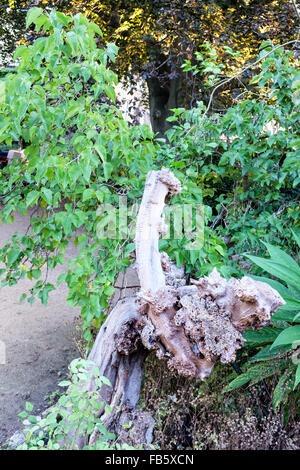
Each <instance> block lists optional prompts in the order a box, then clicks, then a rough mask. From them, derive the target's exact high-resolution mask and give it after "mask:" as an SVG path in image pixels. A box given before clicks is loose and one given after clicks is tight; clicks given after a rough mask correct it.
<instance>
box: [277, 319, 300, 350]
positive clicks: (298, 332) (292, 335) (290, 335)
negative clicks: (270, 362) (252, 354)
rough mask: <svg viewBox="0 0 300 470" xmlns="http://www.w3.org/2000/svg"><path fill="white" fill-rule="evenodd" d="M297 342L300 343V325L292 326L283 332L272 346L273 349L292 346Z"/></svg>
mask: <svg viewBox="0 0 300 470" xmlns="http://www.w3.org/2000/svg"><path fill="white" fill-rule="evenodd" d="M295 341H300V325H295V326H291V327H290V328H286V329H285V330H283V331H282V332H281V333H280V334H279V335H278V337H277V338H276V340H275V341H274V343H273V344H272V346H271V349H273V348H275V346H280V345H282V344H292V343H294V342H295Z"/></svg>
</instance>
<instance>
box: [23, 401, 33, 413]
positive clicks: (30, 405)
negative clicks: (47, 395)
mask: <svg viewBox="0 0 300 470" xmlns="http://www.w3.org/2000/svg"><path fill="white" fill-rule="evenodd" d="M25 409H26V411H29V412H31V411H32V410H33V404H32V403H30V402H29V401H27V402H26V403H25Z"/></svg>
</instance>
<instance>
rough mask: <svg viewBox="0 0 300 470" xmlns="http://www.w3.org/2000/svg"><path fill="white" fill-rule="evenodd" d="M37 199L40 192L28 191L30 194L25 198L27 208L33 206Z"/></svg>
mask: <svg viewBox="0 0 300 470" xmlns="http://www.w3.org/2000/svg"><path fill="white" fill-rule="evenodd" d="M39 197H40V192H39V191H36V190H33V191H30V193H28V194H27V196H26V204H27V206H29V207H30V206H33V205H34V204H36V202H37V201H38V199H39Z"/></svg>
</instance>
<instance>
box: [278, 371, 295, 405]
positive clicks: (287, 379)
mask: <svg viewBox="0 0 300 470" xmlns="http://www.w3.org/2000/svg"><path fill="white" fill-rule="evenodd" d="M293 384H294V366H292V367H290V368H288V369H287V370H285V371H284V373H283V374H282V376H281V377H280V379H279V381H278V383H277V385H276V387H275V389H274V392H273V407H274V408H277V407H278V406H279V405H280V403H281V402H282V401H283V399H284V398H285V397H286V396H287V395H288V394H289V393H290V392H291V391H292V390H293Z"/></svg>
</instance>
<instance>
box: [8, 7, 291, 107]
mask: <svg viewBox="0 0 300 470" xmlns="http://www.w3.org/2000/svg"><path fill="white" fill-rule="evenodd" d="M33 3H34V4H35V6H42V7H43V8H46V9H47V8H49V9H50V8H53V7H54V8H57V9H59V10H65V11H67V12H68V13H78V12H79V13H83V14H84V15H85V16H86V17H87V18H88V19H89V20H91V21H93V22H95V23H96V24H98V25H99V26H100V28H101V30H102V31H103V34H104V36H103V41H104V42H106V41H109V42H114V43H115V44H116V45H117V46H118V47H119V55H118V59H117V61H116V65H115V70H116V71H117V73H118V75H119V77H121V76H124V75H126V76H127V77H128V76H129V77H130V76H131V77H133V75H135V74H141V75H142V76H143V78H144V79H147V78H153V77H157V78H158V79H159V81H160V83H161V84H162V86H164V85H165V84H167V83H168V81H170V80H172V79H174V78H176V77H178V75H179V74H180V71H181V70H182V68H181V66H182V64H183V62H184V61H185V60H191V61H192V62H193V61H194V60H195V52H197V51H198V52H199V51H201V46H202V45H203V44H205V43H206V42H209V43H210V45H211V46H212V47H213V48H214V49H215V50H216V54H217V60H218V61H219V62H221V63H222V64H223V65H224V68H223V69H222V74H223V76H224V75H225V76H232V75H233V74H234V73H235V72H236V71H237V69H239V68H240V67H241V66H243V65H244V64H245V63H247V62H249V61H250V60H251V59H253V58H254V57H255V56H256V55H257V53H258V49H259V45H260V44H261V43H262V42H263V41H266V40H271V41H272V42H273V43H275V44H277V43H284V42H286V41H289V40H292V39H295V38H296V36H297V26H298V22H299V21H298V17H297V13H296V11H295V8H294V5H293V2H292V1H291V0H284V1H282V0H274V1H270V0H259V1H258V0H215V1H213V0H204V1H201V0H187V1H184V0H88V1H82V0H72V1H68V0H59V1H52V2H51V1H48V0H40V1H39V0H38V1H35V2H32V1H31V0H30V1H29V0H23V1H20V0H10V1H8V0H1V10H2V12H4V15H3V14H2V16H3V18H4V21H3V22H2V25H1V29H0V37H2V38H3V40H4V39H5V40H6V42H10V44H12V39H14V40H15V38H16V36H17V37H19V38H20V39H21V38H22V41H24V30H25V19H24V18H25V13H26V10H27V9H28V8H29V7H31V6H32V4H33ZM22 27H23V31H22ZM12 35H13V36H12ZM10 39H11V41H10ZM25 40H27V41H30V40H32V37H31V36H30V34H29V35H28V34H27V36H26V38H25ZM6 49H7V52H8V49H9V47H8V48H6ZM232 50H233V51H239V54H232ZM197 78H198V77H197ZM248 78H249V77H248ZM246 79H247V77H246ZM195 80H196V79H195V77H194V76H193V74H192V73H187V74H186V82H185V86H186V87H187V90H186V95H187V96H186V97H184V98H183V99H184V101H185V105H189V104H191V105H192V104H194V102H195V100H196V99H197V98H198V96H197V91H196V90H197V89H198V88H199V81H198V82H197V85H198V87H197V86H196V83H195ZM232 86H238V87H239V86H240V84H237V83H236V82H232ZM200 89H201V97H202V98H203V87H201V86H200ZM220 92H222V89H221V90H220ZM192 95H194V100H193V96H192ZM191 96H192V102H190V99H191ZM225 101H226V100H225Z"/></svg>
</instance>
